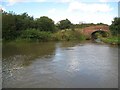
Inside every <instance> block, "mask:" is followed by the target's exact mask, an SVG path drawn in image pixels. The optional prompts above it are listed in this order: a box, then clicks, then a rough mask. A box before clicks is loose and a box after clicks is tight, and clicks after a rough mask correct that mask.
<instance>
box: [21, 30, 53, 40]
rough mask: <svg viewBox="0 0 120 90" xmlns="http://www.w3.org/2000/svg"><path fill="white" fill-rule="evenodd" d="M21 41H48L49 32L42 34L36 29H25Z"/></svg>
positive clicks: (42, 32)
mask: <svg viewBox="0 0 120 90" xmlns="http://www.w3.org/2000/svg"><path fill="white" fill-rule="evenodd" d="M21 38H22V39H28V40H35V41H36V40H37V41H48V40H49V39H50V38H51V33H50V32H44V31H40V30H36V29H27V30H25V31H23V32H22V34H21Z"/></svg>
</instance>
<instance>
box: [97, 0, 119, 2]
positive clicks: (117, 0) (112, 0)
mask: <svg viewBox="0 0 120 90" xmlns="http://www.w3.org/2000/svg"><path fill="white" fill-rule="evenodd" d="M99 2H119V0H99Z"/></svg>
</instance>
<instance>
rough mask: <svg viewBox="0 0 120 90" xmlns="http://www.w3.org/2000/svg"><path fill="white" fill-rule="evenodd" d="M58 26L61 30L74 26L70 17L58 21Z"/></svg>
mask: <svg viewBox="0 0 120 90" xmlns="http://www.w3.org/2000/svg"><path fill="white" fill-rule="evenodd" d="M57 27H58V28H59V29H61V30H63V29H70V28H71V27H72V23H71V22H70V21H69V20H68V19H65V20H61V21H59V22H58V23H57Z"/></svg>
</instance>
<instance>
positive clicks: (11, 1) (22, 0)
mask: <svg viewBox="0 0 120 90" xmlns="http://www.w3.org/2000/svg"><path fill="white" fill-rule="evenodd" d="M6 2H8V4H7V6H12V5H14V4H15V3H18V2H46V0H34V1H33V0H6Z"/></svg>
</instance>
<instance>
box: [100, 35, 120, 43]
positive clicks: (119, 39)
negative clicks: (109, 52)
mask: <svg viewBox="0 0 120 90" xmlns="http://www.w3.org/2000/svg"><path fill="white" fill-rule="evenodd" d="M101 40H102V41H103V42H105V43H109V44H118V45H120V37H116V36H113V37H109V38H101Z"/></svg>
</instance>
